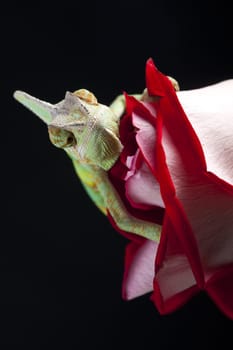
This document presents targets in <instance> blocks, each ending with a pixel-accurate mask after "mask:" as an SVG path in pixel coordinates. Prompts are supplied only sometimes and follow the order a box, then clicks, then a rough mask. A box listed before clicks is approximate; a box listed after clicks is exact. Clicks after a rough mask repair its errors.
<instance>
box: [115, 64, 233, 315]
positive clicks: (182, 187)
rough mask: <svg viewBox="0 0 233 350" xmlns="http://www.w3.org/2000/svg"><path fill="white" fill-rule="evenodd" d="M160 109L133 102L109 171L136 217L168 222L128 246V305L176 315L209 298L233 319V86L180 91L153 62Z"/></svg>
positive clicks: (150, 79) (152, 88)
mask: <svg viewBox="0 0 233 350" xmlns="http://www.w3.org/2000/svg"><path fill="white" fill-rule="evenodd" d="M146 85H147V91H148V95H149V96H151V97H153V96H154V97H155V99H154V102H153V99H151V98H150V101H152V102H145V101H144V102H143V101H137V100H136V99H135V98H133V97H131V96H128V95H125V98H126V113H125V115H124V116H123V118H122V119H121V123H120V138H121V142H122V144H123V146H124V148H123V151H122V154H121V157H120V159H119V160H118V161H117V163H116V164H115V166H114V167H113V168H112V169H111V171H110V172H109V177H110V179H111V181H112V183H113V184H114V186H115V187H116V188H117V190H118V192H119V193H120V195H121V198H122V200H123V201H124V203H125V205H126V207H127V209H128V210H129V211H130V212H131V213H132V214H133V215H135V216H137V217H140V218H142V219H145V220H152V221H154V222H156V223H160V224H162V233H161V239H160V242H159V244H157V243H155V242H153V241H149V240H146V239H144V238H142V237H139V236H136V235H130V234H127V233H124V234H125V235H126V236H127V237H128V238H130V239H131V243H129V245H128V246H127V248H126V257H125V274H124V280H123V297H124V298H125V299H132V298H134V297H137V296H139V295H142V294H144V293H147V292H151V291H152V294H151V299H152V301H153V302H154V303H155V305H156V307H157V308H158V310H159V312H160V313H162V314H164V313H169V312H172V311H173V310H175V309H177V308H178V307H180V306H181V305H182V304H184V303H185V302H186V301H187V300H188V299H189V298H190V297H191V296H193V295H194V294H196V293H197V292H198V291H200V290H205V291H206V292H207V293H208V294H209V296H210V297H211V298H212V299H213V301H214V302H215V303H216V305H217V306H218V307H219V308H220V309H221V310H222V311H223V312H224V313H225V314H226V315H227V316H229V317H230V318H233V298H232V295H233V186H232V184H233V80H228V81H224V82H221V83H218V84H215V85H211V86H208V87H204V88H201V89H196V90H191V91H180V92H178V93H176V92H175V91H174V89H173V87H172V85H171V83H170V81H169V79H168V78H167V77H166V76H164V75H163V74H162V73H160V72H159V71H158V70H157V69H156V67H155V66H154V64H153V61H152V60H151V59H150V60H148V61H147V65H146Z"/></svg>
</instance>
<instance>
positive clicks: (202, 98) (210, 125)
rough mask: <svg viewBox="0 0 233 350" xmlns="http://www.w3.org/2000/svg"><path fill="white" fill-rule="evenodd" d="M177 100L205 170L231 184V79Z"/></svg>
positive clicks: (232, 118) (232, 119) (179, 93)
mask: <svg viewBox="0 0 233 350" xmlns="http://www.w3.org/2000/svg"><path fill="white" fill-rule="evenodd" d="M177 97H178V99H179V101H180V103H181V105H182V107H183V109H184V111H185V113H186V115H187V117H188V119H189V121H190V122H191V124H192V127H193V128H194V130H195V132H196V134H197V136H198V138H199V140H200V142H201V145H202V148H203V150H204V154H205V159H206V163H207V170H208V171H210V172H212V173H214V174H215V175H217V176H218V177H220V178H221V179H223V180H225V181H226V182H229V183H230V184H233V79H231V80H226V81H224V82H221V83H218V84H214V85H211V86H208V87H204V88H201V89H196V90H189V91H180V92H178V93H177Z"/></svg>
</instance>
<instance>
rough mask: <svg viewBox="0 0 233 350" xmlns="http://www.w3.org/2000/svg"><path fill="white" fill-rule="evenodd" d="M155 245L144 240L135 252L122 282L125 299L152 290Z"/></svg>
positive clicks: (156, 245)
mask: <svg viewBox="0 0 233 350" xmlns="http://www.w3.org/2000/svg"><path fill="white" fill-rule="evenodd" d="M157 247H158V244H157V243H156V242H154V241H150V240H146V241H145V243H144V244H143V245H142V246H141V247H140V248H139V249H138V250H137V252H136V253H135V255H134V258H133V260H132V262H131V265H130V267H129V270H128V271H127V276H126V278H125V283H124V284H123V295H124V298H125V299H127V300H129V299H133V298H136V297H139V296H141V295H143V294H146V293H149V292H151V291H152V290H153V280H154V266H155V256H156V252H157Z"/></svg>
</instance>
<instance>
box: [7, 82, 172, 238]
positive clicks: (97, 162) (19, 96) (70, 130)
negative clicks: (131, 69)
mask: <svg viewBox="0 0 233 350" xmlns="http://www.w3.org/2000/svg"><path fill="white" fill-rule="evenodd" d="M170 79H171V81H172V83H173V86H174V88H175V89H176V90H178V83H177V82H176V81H175V80H174V79H173V78H170ZM14 97H15V99H16V100H18V101H19V102H20V103H22V104H23V105H24V106H25V107H27V108H28V109H30V110H31V111H32V112H33V113H34V114H36V115H37V116H38V117H39V118H40V119H42V120H43V121H44V122H45V123H46V124H47V126H48V131H49V137H50V140H51V142H52V143H53V144H54V145H55V146H57V147H59V148H63V149H64V150H65V151H66V153H67V154H68V156H69V157H70V158H71V160H72V162H73V165H74V168H75V171H76V173H77V175H78V177H79V179H80V181H81V182H82V184H83V186H84V188H85V190H86V192H87V194H88V195H89V196H90V198H91V199H92V201H93V202H94V203H95V205H96V206H97V207H98V208H99V209H100V210H101V211H102V212H103V213H104V214H105V215H106V214H107V212H109V213H110V214H111V216H112V217H113V219H114V221H115V223H116V225H117V226H118V227H119V228H120V229H121V230H124V231H126V232H130V233H134V234H137V235H140V236H142V237H145V238H147V239H150V240H154V241H157V242H158V241H159V238H160V233H161V226H160V225H156V224H154V223H151V222H147V221H144V220H140V219H138V218H136V217H134V216H132V215H131V214H130V213H129V212H128V211H127V210H126V208H125V206H124V204H123V202H122V200H121V199H120V196H119V194H118V193H117V191H116V190H115V188H114V187H113V185H112V184H111V182H110V181H109V178H108V174H107V171H108V170H109V169H110V168H111V167H112V166H113V165H114V164H115V162H116V160H117V159H118V157H119V155H120V152H121V150H122V145H121V142H120V139H119V134H118V131H119V130H118V129H119V120H120V118H121V116H122V114H123V113H124V110H125V100H124V96H123V95H120V96H118V97H117V98H116V99H115V100H114V101H113V103H112V104H111V105H110V107H107V106H104V105H102V104H100V103H98V102H97V100H96V98H95V96H94V95H93V94H92V93H90V92H89V91H87V90H84V89H81V90H78V91H75V92H74V93H70V92H67V93H66V96H65V99H64V100H62V101H61V102H59V103H57V104H55V105H52V104H50V103H47V102H44V101H41V100H39V99H37V98H35V97H32V96H30V95H28V94H26V93H25V92H22V91H16V92H15V93H14ZM134 97H136V98H137V99H141V100H147V99H148V100H149V99H150V98H151V97H148V94H147V91H146V90H144V93H143V94H142V95H134Z"/></svg>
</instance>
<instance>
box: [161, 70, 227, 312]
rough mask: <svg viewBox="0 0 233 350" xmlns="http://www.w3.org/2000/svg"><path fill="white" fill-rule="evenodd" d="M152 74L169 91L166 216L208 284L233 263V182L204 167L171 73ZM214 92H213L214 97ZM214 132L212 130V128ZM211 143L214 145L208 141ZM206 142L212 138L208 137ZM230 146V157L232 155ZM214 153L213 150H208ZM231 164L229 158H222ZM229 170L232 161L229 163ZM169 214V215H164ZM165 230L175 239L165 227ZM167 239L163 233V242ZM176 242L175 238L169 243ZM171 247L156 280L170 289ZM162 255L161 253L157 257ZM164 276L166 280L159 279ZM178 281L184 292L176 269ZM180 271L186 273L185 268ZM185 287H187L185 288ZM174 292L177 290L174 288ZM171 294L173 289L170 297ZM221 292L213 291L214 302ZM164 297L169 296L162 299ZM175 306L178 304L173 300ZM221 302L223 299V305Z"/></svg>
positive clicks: (164, 148)
mask: <svg viewBox="0 0 233 350" xmlns="http://www.w3.org/2000/svg"><path fill="white" fill-rule="evenodd" d="M154 79H155V81H156V79H157V80H159V83H160V86H161V85H162V86H163V88H164V91H165V96H166V97H164V98H161V100H160V101H159V104H158V105H157V157H158V178H159V182H160V186H161V192H162V195H163V199H164V202H165V207H166V217H168V219H169V220H170V222H171V224H172V227H173V228H174V235H176V236H177V240H178V241H179V242H180V246H181V247H182V249H183V251H184V253H185V255H186V256H187V258H188V262H189V264H190V267H191V269H192V271H193V274H194V276H195V279H196V281H197V285H198V287H199V288H206V287H207V286H208V281H209V280H210V278H214V275H215V274H217V273H218V270H219V268H220V267H222V268H223V267H224V266H225V268H226V269H227V268H228V267H227V266H228V264H231V266H232V263H233V235H232V227H233V190H232V185H231V184H226V183H224V184H223V181H222V180H221V179H219V178H217V177H216V176H213V175H212V174H209V173H208V172H207V171H206V163H205V157H204V153H203V150H202V147H201V144H200V141H199V139H198V137H197V135H196V133H195V132H194V130H193V128H192V126H191V124H190V123H189V121H188V119H187V117H186V115H185V113H184V111H183V109H182V107H181V105H180V104H179V101H178V100H177V97H176V94H175V93H174V91H173V89H172V88H171V85H170V83H168V81H167V78H166V77H165V76H163V75H162V74H161V73H159V72H158V71H157V70H155V71H154ZM214 97H215V95H213V98H214ZM210 133H211V132H210ZM209 144H211V145H212V143H211V142H210V143H209ZM206 145H208V142H207V143H206ZM229 152H230V151H229V150H228V149H227V156H226V158H227V159H228V160H229V159H231V157H230V156H229ZM210 153H211V152H210ZM223 163H224V164H225V165H227V163H228V161H226V162H225V161H223ZM227 169H228V171H229V167H228V168H227ZM166 217H165V220H168V219H166ZM163 235H165V236H166V237H167V240H170V239H171V236H169V233H168V232H166V227H165V228H164V230H163ZM162 244H165V245H169V244H168V243H167V242H166V240H164V239H163V238H162V240H161V245H162ZM171 245H172V243H171ZM173 248H174V251H173V252H172V254H168V253H167V250H166V249H164V251H165V252H166V253H165V254H164V256H162V258H161V255H160V258H161V260H160V261H159V267H158V274H157V283H158V284H159V287H160V288H162V289H163V292H162V294H163V295H165V296H166V295H167V292H166V288H167V287H166V286H167V283H169V282H167V281H169V279H168V278H167V279H166V273H165V272H166V271H168V272H169V269H167V268H166V265H167V266H170V265H171V266H172V267H174V264H173V260H174V258H175V255H176V254H179V253H180V248H179V249H178V251H177V252H176V249H177V248H175V247H173ZM158 260H159V259H158ZM159 274H160V276H163V281H165V283H162V281H161V280H159V279H158V277H159ZM176 275H177V283H178V284H180V286H181V288H180V289H179V291H178V294H177V295H179V294H180V293H182V292H181V291H182V289H184V287H185V286H183V277H179V274H177V273H176ZM181 276H182V274H181ZM230 277H231V279H232V275H231V276H228V280H226V281H225V286H224V287H225V288H228V286H229V288H230V289H231V290H232V288H231V287H232V282H231V280H230V279H229V278H230ZM214 288H215V287H214V286H212V289H211V293H209V294H210V295H214V293H216V295H217V296H218V295H219V294H218V290H217V288H216V289H215V292H214ZM184 290H185V289H184ZM174 293H176V291H174ZM171 298H172V296H171V294H170V299H171ZM220 299H221V298H220V297H219V298H218V297H215V302H217V303H218V302H219V300H220ZM164 302H165V300H164ZM173 306H174V305H173ZM219 306H220V305H219ZM227 309H228V314H232V313H233V310H232V303H228V305H227Z"/></svg>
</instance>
